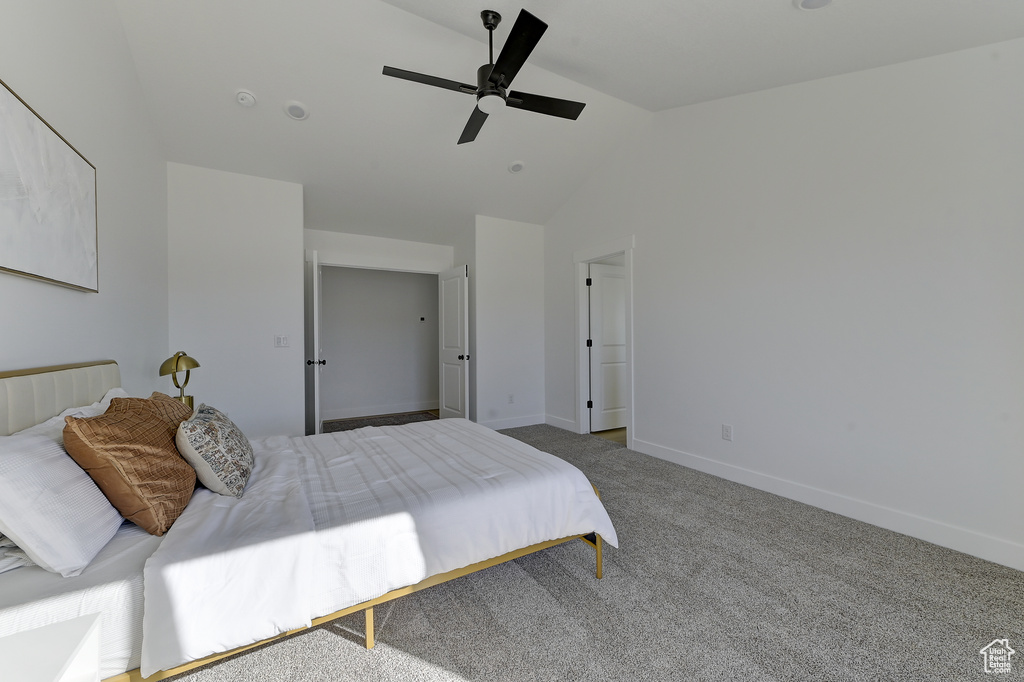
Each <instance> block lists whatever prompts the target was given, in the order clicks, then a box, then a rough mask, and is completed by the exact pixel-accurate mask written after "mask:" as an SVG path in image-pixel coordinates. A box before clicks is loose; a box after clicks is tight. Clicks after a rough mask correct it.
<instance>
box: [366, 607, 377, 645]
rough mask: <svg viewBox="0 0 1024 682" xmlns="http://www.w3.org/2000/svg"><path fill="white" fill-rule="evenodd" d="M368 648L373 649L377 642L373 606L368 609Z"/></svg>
mask: <svg viewBox="0 0 1024 682" xmlns="http://www.w3.org/2000/svg"><path fill="white" fill-rule="evenodd" d="M364 613H365V614H366V648H367V649H372V648H373V645H374V644H375V642H374V641H373V607H372V606H371V607H370V608H368V609H366V611H365V612H364Z"/></svg>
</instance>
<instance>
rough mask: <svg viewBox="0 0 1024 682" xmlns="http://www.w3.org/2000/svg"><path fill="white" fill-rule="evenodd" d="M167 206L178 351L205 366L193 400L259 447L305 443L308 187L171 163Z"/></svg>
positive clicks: (195, 378) (196, 374) (173, 342)
mask: <svg viewBox="0 0 1024 682" xmlns="http://www.w3.org/2000/svg"><path fill="white" fill-rule="evenodd" d="M167 203H168V211H167V214H168V232H169V263H170V277H169V280H170V315H169V319H170V346H171V349H172V350H173V351H178V350H184V351H186V352H187V353H188V354H189V355H191V356H192V357H194V358H195V359H196V360H198V361H199V363H200V365H201V366H200V368H199V369H197V370H194V371H193V372H192V379H191V382H190V383H189V386H188V393H189V394H191V395H194V396H195V402H196V406H198V405H199V403H201V402H202V403H207V404H209V405H211V406H213V407H216V408H217V409H219V410H221V411H222V412H224V413H225V414H227V415H228V416H229V417H230V418H231V420H232V421H234V422H235V423H236V424H237V425H238V427H239V428H240V429H241V430H242V431H243V432H244V433H245V434H246V435H247V436H249V437H250V438H259V437H263V436H270V435H303V434H304V433H305V392H304V370H305V365H304V360H305V358H304V355H305V354H304V350H303V338H304V333H305V330H304V326H303V244H302V238H303V235H302V186H301V185H297V184H294V183H290V182H281V181H278V180H267V179H265V178H256V177H252V176H248V175H239V174H237V173H226V172H223V171H216V170H210V169H207V168H197V167H195V166H187V165H183V164H177V163H170V164H168V165H167ZM276 336H285V337H287V339H288V346H287V347H284V348H281V347H275V337H276ZM165 390H173V388H172V387H171V386H170V382H169V381H168V382H167V387H166V388H165Z"/></svg>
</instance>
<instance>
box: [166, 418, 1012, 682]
mask: <svg viewBox="0 0 1024 682" xmlns="http://www.w3.org/2000/svg"><path fill="white" fill-rule="evenodd" d="M504 433H507V434H509V435H511V436H514V437H516V438H519V439H521V440H524V441H526V442H528V443H531V444H532V445H535V446H536V447H538V448H540V449H542V450H545V451H547V452H551V453H553V454H555V455H558V456H559V457H562V458H564V459H566V460H568V461H570V462H572V463H573V464H575V465H576V466H578V467H579V468H580V469H582V470H583V471H584V473H586V474H587V476H588V477H589V478H590V480H591V481H592V482H593V483H594V484H595V485H596V486H597V487H598V488H599V489H600V490H601V495H602V499H603V500H604V503H605V506H606V507H607V509H608V512H609V514H610V515H611V517H612V520H613V522H614V523H615V526H616V530H617V531H618V534H619V539H620V543H621V547H620V548H619V549H618V550H616V549H613V548H608V549H607V551H606V553H605V577H604V579H603V580H600V581H598V580H596V579H595V578H594V576H593V573H592V571H593V565H594V556H593V550H592V549H591V548H589V547H587V546H586V545H584V544H583V543H570V544H569V545H562V546H560V547H556V548H553V549H550V550H547V551H545V552H542V553H540V554H537V555H532V556H529V557H524V558H522V559H518V560H516V561H514V562H511V563H509V564H504V565H502V566H496V567H494V568H491V569H488V570H487V571H484V572H482V573H477V574H474V575H471V576H467V577H465V578H460V579H459V580H456V581H454V582H452V583H447V584H445V585H440V586H437V587H433V588H431V589H429V590H426V591H424V592H421V593H418V594H415V595H411V596H409V597H405V598H403V599H400V600H398V601H397V602H394V605H393V608H392V610H391V611H390V612H388V607H383V608H379V609H378V610H377V612H378V615H377V636H378V643H377V647H376V648H375V649H374V650H372V651H367V650H365V649H364V648H363V647H362V645H361V632H362V626H363V623H362V617H361V616H358V615H357V616H350V617H347V618H345V619H342V620H341V621H337V622H336V623H333V624H328V625H324V626H320V627H318V628H314V629H313V630H310V631H308V632H304V633H301V634H299V635H295V636H293V637H291V638H288V639H286V640H283V641H280V642H277V643H274V644H271V645H268V646H265V647H262V648H259V649H256V650H254V651H252V652H249V653H245V654H241V655H238V656H235V657H233V658H230V659H227V660H225V661H222V662H219V663H216V664H212V665H210V666H207V667H206V668H201V669H198V670H196V671H193V672H191V673H186V674H184V675H182V676H180V677H179V678H177V679H180V680H189V681H192V682H225V681H228V680H231V681H239V682H240V681H242V680H246V681H249V680H253V681H263V680H297V681H299V680H301V681H305V680H309V681H310V682H314V681H316V682H320V681H324V682H327V681H330V682H335V681H340V680H359V681H373V680H382V681H383V680H388V681H391V680H393V681H396V682H398V681H406V680H424V681H441V680H487V681H490V680H517V681H518V680H530V681H540V680H559V681H561V680H589V681H594V680H600V681H608V680H694V681H703V680H708V681H710V680H743V681H744V682H746V681H750V680H765V681H767V680H772V681H775V680H778V681H782V680H815V681H820V680H856V681H861V680H863V681H865V682H867V681H872V682H874V681H876V680H893V681H900V680H908V681H909V680H914V681H918V680H943V681H961V680H983V679H992V676H991V675H986V674H985V673H984V670H983V667H982V657H981V655H980V653H979V652H980V650H981V649H982V647H984V646H986V645H987V644H988V643H989V642H991V641H992V640H993V639H996V638H1000V639H1002V638H1008V639H1009V643H1010V645H1011V646H1012V647H1014V648H1016V649H1018V650H1021V651H1024V649H1022V645H1024V620H1022V617H1024V573H1021V572H1019V571H1015V570H1013V569H1010V568H1006V567H1003V566H999V565H996V564H992V563H989V562H986V561H983V560H981V559H976V558H974V557H970V556H967V555H964V554H960V553H958V552H954V551H952V550H947V549H944V548H941V547H937V546H935V545H932V544H929V543H927V542H923V541H920V540H915V539H913V538H910V537H906V536H903V535H899V534H896V533H892V532H889V531H885V530H882V529H879V528H876V527H874V526H869V525H867V524H863V523H860V522H857V521H852V520H850V519H847V518H844V517H841V516H837V515H835V514H831V513H829V512H825V511H822V510H820V509H816V508H814V507H809V506H807V505H803V504H800V503H797V502H793V501H790V500H787V499H784V498H781V497H777V496H774V495H771V494H769V493H764V492H761V491H758V490H754V489H752V488H747V487H745V486H742V485H739V484H735V483H731V482H728V481H724V480H722V479H718V478H715V477H713V476H709V475H706V474H702V473H699V472H696V471H693V470H691V469H686V468H683V467H680V466H677V465H675V464H672V463H669V462H665V461H662V460H659V459H655V458H652V457H648V456H646V455H642V454H639V453H636V452H633V451H630V450H627V449H625V448H622V447H621V446H619V445H617V444H616V443H612V442H610V441H607V440H604V439H601V438H598V437H595V436H579V435H575V434H572V433H570V432H568V431H564V430H560V429H557V428H554V427H550V426H543V425H540V426H529V427H523V428H518V429H509V430H507V431H505V432H504ZM1018 657H1019V658H1020V659H1021V660H1015V661H1013V665H1014V669H1013V672H1012V673H1011V674H1009V675H1003V676H1001V679H1006V680H1011V679H1019V678H1020V677H1021V675H1022V671H1024V653H1022V654H1017V656H1015V657H1014V658H1018ZM997 679H999V678H997Z"/></svg>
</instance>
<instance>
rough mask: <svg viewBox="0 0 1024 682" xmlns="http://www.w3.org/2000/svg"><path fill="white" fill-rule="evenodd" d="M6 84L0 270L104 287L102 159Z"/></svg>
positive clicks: (0, 107) (0, 90) (0, 105)
mask: <svg viewBox="0 0 1024 682" xmlns="http://www.w3.org/2000/svg"><path fill="white" fill-rule="evenodd" d="M0 86H3V87H0V271H5V272H9V273H12V274H16V275H23V276H25V277H32V278H34V279H38V280H43V281H46V282H52V283H53V284H59V285H61V286H66V287H71V288H73V289H79V290H82V291H92V292H96V291H99V269H98V253H97V251H98V244H97V236H96V167H95V166H93V165H92V164H91V163H89V161H88V160H87V159H86V158H85V157H84V156H82V155H81V154H79V153H78V150H76V149H75V148H74V147H72V146H71V145H70V144H69V143H68V141H67V140H65V139H64V138H63V137H61V136H60V134H59V133H58V132H57V131H56V130H54V129H53V128H52V127H51V126H50V124H48V123H47V122H46V121H44V120H43V119H42V117H41V116H39V115H38V114H37V113H36V112H35V111H34V110H33V109H32V108H31V107H30V106H28V104H27V103H26V102H25V101H24V100H22V99H21V98H20V97H18V95H16V94H15V93H14V91H13V90H11V89H10V88H9V87H7V84H6V83H4V82H3V81H0Z"/></svg>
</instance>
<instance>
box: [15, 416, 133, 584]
mask: <svg viewBox="0 0 1024 682" xmlns="http://www.w3.org/2000/svg"><path fill="white" fill-rule="evenodd" d="M122 521H123V519H122V518H121V515H120V514H119V513H118V511H117V510H116V509H114V507H113V506H111V504H110V502H109V501H108V500H107V498H106V497H105V496H104V495H103V493H102V492H100V489H99V488H98V487H96V484H95V483H93V481H92V479H91V478H89V475H88V474H86V473H85V471H83V470H82V468H81V467H80V466H78V464H76V463H75V460H73V459H71V457H70V456H69V455H68V453H67V452H65V451H64V448H63V447H62V446H61V445H60V444H59V443H57V442H55V441H53V440H52V439H51V438H48V437H47V436H45V435H38V434H37V435H33V434H28V435H24V434H18V435H13V436H0V533H3V534H4V535H6V536H7V537H9V538H10V539H11V540H13V541H14V543H15V544H16V545H17V546H18V547H20V548H21V549H23V550H24V551H25V553H26V554H28V556H29V558H30V559H32V561H34V562H35V563H37V564H39V565H40V566H41V567H43V568H45V569H46V570H48V571H51V572H53V573H60V574H61V575H62V576H64V577H65V578H67V577H70V576H73V575H78V574H79V573H81V572H82V569H84V568H85V567H86V566H88V565H89V562H90V561H92V559H93V557H95V556H96V554H98V553H99V551H100V550H101V549H103V546H104V545H106V544H107V542H108V541H109V540H110V538H112V537H114V533H116V532H117V529H118V528H119V527H120V526H121V522H122Z"/></svg>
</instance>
